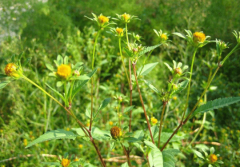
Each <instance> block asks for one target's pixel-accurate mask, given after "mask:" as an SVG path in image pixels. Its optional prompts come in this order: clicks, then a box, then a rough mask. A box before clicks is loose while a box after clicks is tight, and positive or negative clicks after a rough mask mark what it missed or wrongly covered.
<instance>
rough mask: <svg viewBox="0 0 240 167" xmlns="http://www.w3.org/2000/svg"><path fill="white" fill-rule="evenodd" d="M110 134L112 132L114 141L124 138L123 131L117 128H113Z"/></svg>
mask: <svg viewBox="0 0 240 167" xmlns="http://www.w3.org/2000/svg"><path fill="white" fill-rule="evenodd" d="M110 132H111V136H112V138H114V139H118V138H120V137H121V136H122V130H121V129H120V128H119V127H117V126H114V127H112V128H111V130H110Z"/></svg>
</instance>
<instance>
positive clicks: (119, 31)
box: [116, 28, 123, 36]
mask: <svg viewBox="0 0 240 167" xmlns="http://www.w3.org/2000/svg"><path fill="white" fill-rule="evenodd" d="M116 32H117V34H118V36H123V29H122V28H116Z"/></svg>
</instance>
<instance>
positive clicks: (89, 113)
mask: <svg viewBox="0 0 240 167" xmlns="http://www.w3.org/2000/svg"><path fill="white" fill-rule="evenodd" d="M85 115H86V117H88V118H91V110H88V109H86V112H85Z"/></svg>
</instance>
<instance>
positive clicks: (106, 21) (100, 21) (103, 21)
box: [98, 15, 109, 24]
mask: <svg viewBox="0 0 240 167" xmlns="http://www.w3.org/2000/svg"><path fill="white" fill-rule="evenodd" d="M98 21H99V23H100V24H105V23H108V22H109V18H107V17H106V16H103V15H100V16H98Z"/></svg>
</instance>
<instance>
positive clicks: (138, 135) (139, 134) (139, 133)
mask: <svg viewBox="0 0 240 167" xmlns="http://www.w3.org/2000/svg"><path fill="white" fill-rule="evenodd" d="M134 137H135V138H137V139H139V140H142V139H143V138H144V132H143V130H137V131H135V132H134Z"/></svg>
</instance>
